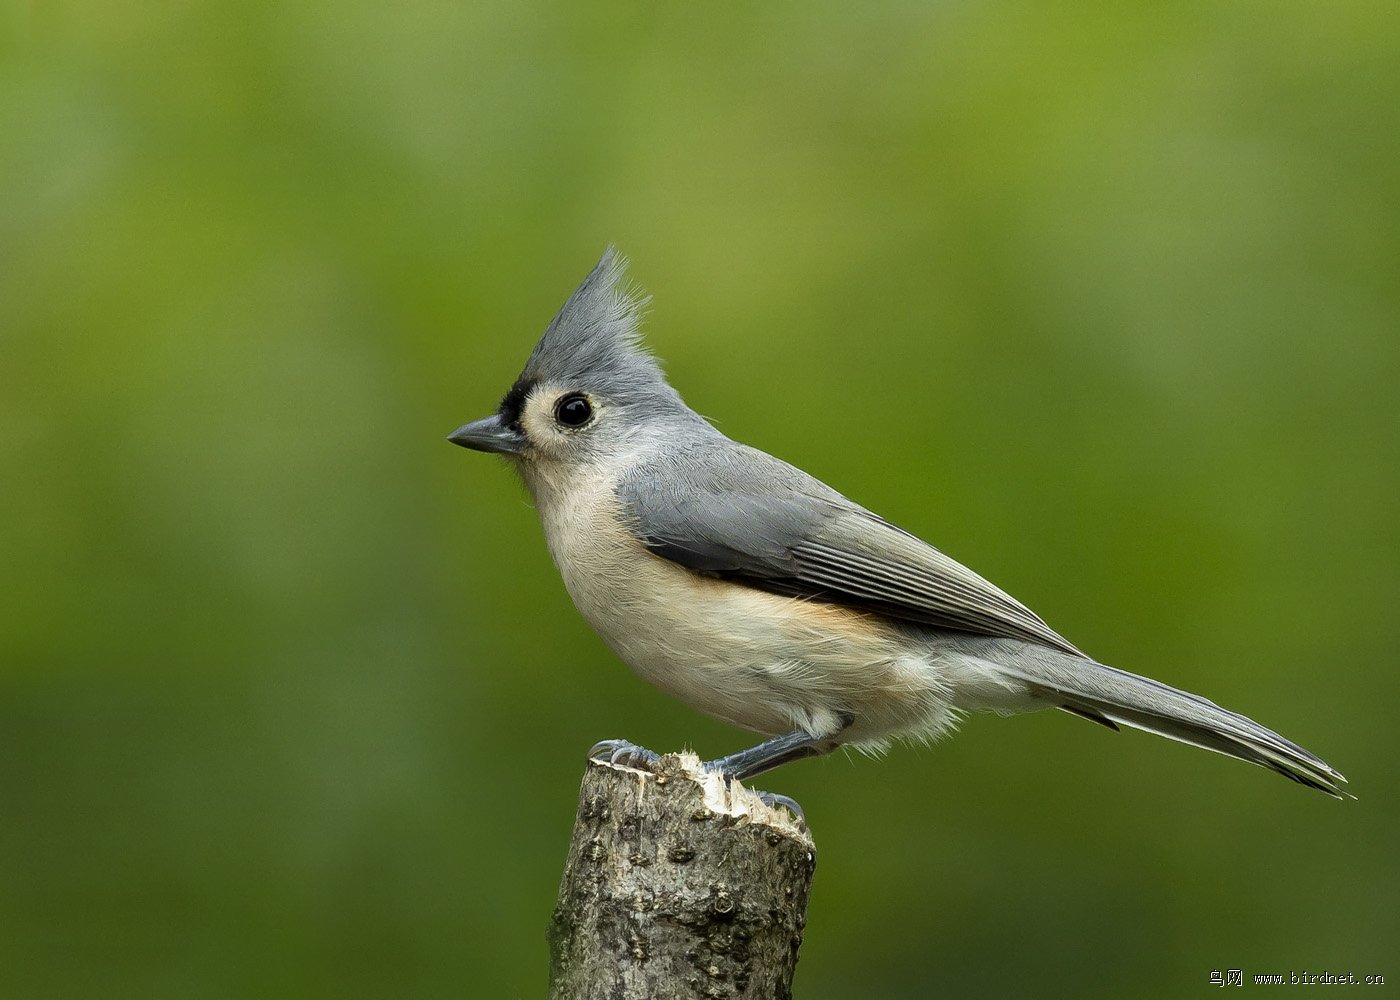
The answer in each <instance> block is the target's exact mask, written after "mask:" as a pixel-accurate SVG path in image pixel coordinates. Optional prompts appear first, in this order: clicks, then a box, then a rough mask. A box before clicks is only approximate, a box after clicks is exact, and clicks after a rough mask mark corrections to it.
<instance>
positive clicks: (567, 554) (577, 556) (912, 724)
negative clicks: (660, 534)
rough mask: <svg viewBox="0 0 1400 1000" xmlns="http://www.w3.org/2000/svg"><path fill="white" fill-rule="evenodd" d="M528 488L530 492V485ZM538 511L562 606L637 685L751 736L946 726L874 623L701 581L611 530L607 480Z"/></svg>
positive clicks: (886, 631)
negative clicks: (640, 681) (560, 583)
mask: <svg viewBox="0 0 1400 1000" xmlns="http://www.w3.org/2000/svg"><path fill="white" fill-rule="evenodd" d="M532 485H533V484H532ZM569 485H570V489H569V490H568V492H567V494H566V495H558V494H556V495H555V496H552V497H550V502H548V503H541V514H542V521H543V523H544V530H545V536H546V538H547V540H548V542H549V548H550V552H551V554H552V555H553V556H554V561H555V564H556V565H557V566H558V567H559V572H560V574H561V575H562V576H563V578H564V585H565V587H566V588H567V589H568V591H569V595H570V597H572V598H573V601H574V604H575V605H576V606H577V607H578V609H579V611H580V612H581V613H582V614H583V616H584V618H585V619H587V621H588V623H589V624H590V625H591V626H592V627H593V628H594V630H595V631H597V633H598V634H599V635H600V636H601V637H602V638H603V640H604V641H605V642H606V643H607V644H608V646H609V647H611V648H612V650H613V651H614V652H615V653H617V655H618V656H619V657H620V658H621V659H622V660H623V662H625V663H626V664H627V665H628V666H630V667H631V668H632V669H633V670H634V671H636V672H637V674H639V675H640V676H641V677H643V678H644V679H645V680H647V681H649V682H650V683H652V684H654V685H656V686H657V687H659V688H660V689H662V690H663V691H666V692H667V693H669V694H671V695H673V696H674V697H676V698H678V699H680V700H681V701H683V702H685V703H686V704H688V705H690V706H692V707H694V708H696V709H698V710H700V711H702V712H705V713H706V714H708V715H711V716H714V717H715V718H718V719H721V720H723V721H725V722H729V723H732V724H734V725H736V726H740V727H742V728H744V729H749V730H752V731H755V732H760V733H766V734H775V733H783V732H790V731H792V730H794V729H802V730H805V731H807V732H809V733H811V734H813V735H818V736H824V735H831V734H834V733H835V732H836V731H837V730H839V729H840V728H841V727H842V725H843V717H848V718H849V717H854V719H855V720H856V722H855V724H854V725H853V726H852V727H851V729H850V730H848V731H847V732H846V733H845V734H843V742H844V741H846V740H850V741H853V742H861V741H877V740H879V739H881V738H883V737H886V736H888V735H891V734H893V733H896V732H902V731H909V730H918V731H921V732H924V733H929V732H930V731H938V730H942V729H944V728H947V727H948V726H949V725H951V723H952V721H953V713H952V711H951V709H950V707H949V702H948V698H947V692H946V689H945V688H944V686H943V684H942V683H940V681H939V676H938V675H939V671H938V670H937V669H936V668H935V666H934V664H932V663H930V662H929V660H928V658H927V657H924V656H920V655H918V654H917V653H916V652H911V651H910V649H909V645H908V642H907V637H902V635H901V633H900V632H899V631H898V630H897V629H895V628H894V627H892V626H890V625H887V624H886V623H883V622H881V621H880V620H879V619H877V618H873V617H871V616H868V615H864V614H861V613H859V612H855V611H851V610H848V609H845V608H841V607H836V606H833V605H827V604H817V603H813V602H810V601H803V600H799V599H795V598H789V597H782V596H779V595H775V594H770V593H767V592H764V591H760V590H755V589H753V588H750V587H745V586H742V585H738V584H733V583H728V582H725V581H720V580H715V579H712V578H709V577H704V576H700V575H698V574H696V573H692V572H691V571H689V570H687V569H685V568H684V567H682V566H679V565H678V564H676V563H673V562H671V561H669V560H667V559H664V558H662V557H660V556H657V555H653V554H652V553H650V552H647V551H646V550H645V549H644V548H643V547H642V546H641V545H640V544H639V543H638V542H637V541H636V540H635V539H633V538H631V537H630V536H629V535H628V534H627V533H626V532H625V530H624V529H623V528H622V527H621V524H620V521H619V519H618V510H617V505H616V501H615V499H614V495H613V491H612V487H611V479H610V477H608V476H606V474H604V475H600V476H599V477H598V478H596V479H591V480H587V481H583V482H578V481H573V482H571V483H570V484H569Z"/></svg>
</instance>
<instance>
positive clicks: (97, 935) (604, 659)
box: [0, 0, 1400, 1000]
mask: <svg viewBox="0 0 1400 1000" xmlns="http://www.w3.org/2000/svg"><path fill="white" fill-rule="evenodd" d="M1397 162H1400V12H1398V11H1397V9H1396V8H1395V6H1394V5H1393V4H1381V3H1360V2H1358V3H1353V2H1339V3H1333V4H1327V5H1320V4H1306V3H1293V2H1279V0H1247V2H1241V3H1232V4H1213V3H1192V4H1175V5H1157V6H1152V7H1149V8H1147V9H1144V8H1143V7H1141V6H1140V5H1130V4H1124V5H1109V4H1091V5H1082V4H1064V3H1061V4H1046V5H1036V4H1025V3H987V2H984V3H874V4H834V3H833V4H784V3H780V4H768V5H753V6H746V7H729V8H724V9H707V10H704V11H702V10H700V9H699V8H696V7H694V6H693V5H691V6H680V5H669V4H664V5H636V6H632V5H627V4H616V3H603V4H576V5H568V6H565V5H557V6H547V5H530V4H526V5H521V4H513V3H500V2H495V3H490V2H488V3H479V4H442V3H436V4H412V3H411V4H406V5H398V6H392V5H391V6H385V5H383V4H371V3H364V2H361V0H351V2H341V3H336V4H330V3H308V4H292V3H284V4H278V3H256V2H252V3H249V2H241V3H225V4H213V5H211V4H197V3H187V2H167V3H152V4H141V5H113V4H101V3H95V2H87V3H81V2H71V3H53V4H47V3H45V4H41V3H33V4H29V5H27V6H26V5H25V4H22V3H21V4H17V5H9V6H7V7H6V8H5V13H4V14H3V22H0V181H2V182H3V183H0V352H3V353H0V475H2V476H3V480H2V481H0V511H3V521H0V810H3V812H2V813H0V996H3V997H5V998H10V997H16V998H30V997H36V998H49V997H63V998H68V997H81V998H89V997H113V998H128V997H130V998H143V1000H145V998H163V997H172V998H173V997H201V998H216V1000H217V998H225V997H227V998H234V997H270V996H276V997H312V998H318V997H326V998H345V997H366V998H369V997H375V998H378V997H460V996H473V997H476V996H480V997H536V996H540V995H542V993H543V990H544V985H545V975H546V951H545V944H544V931H545V926H546V922H547V918H548V914H549V911H550V907H551V905H552V902H553V897H554V892H555V888H556V886H557V882H558V877H559V873H560V868H561V865H562V861H563V857H564V849H565V844H566V841H567V838H568V833H569V827H570V823H571V820H572V816H573V811H574V806H575V794H576V790H577V784H578V781H579V777H580V775H581V773H582V769H583V754H584V751H585V749H586V748H587V747H588V746H589V745H590V744H591V743H592V742H593V741H594V740H596V739H599V738H602V737H610V736H623V735H625V736H627V737H629V738H632V739H634V740H638V741H640V742H644V743H646V744H648V745H650V746H653V747H658V748H673V747H678V746H680V745H682V744H690V745H693V746H694V747H695V748H696V749H698V750H699V751H700V752H702V753H704V754H706V755H716V754H720V753H724V752H727V751H731V750H734V749H737V748H739V747H740V746H742V745H744V741H745V740H746V739H747V738H748V737H747V736H746V735H745V734H741V733H738V732H736V731H733V730H730V729H728V728H726V727H724V726H721V725H719V724H717V723H713V722H710V721H709V720H706V719H704V718H701V717H699V716H698V715H696V714H694V713H693V712H691V711H690V710H688V709H686V708H685V707H683V706H680V705H677V704H673V703H671V702H670V701H668V700H666V699H665V698H663V697H662V696H660V695H659V694H657V693H654V692H653V691H651V690H650V689H649V688H646V687H645V686H644V685H643V684H641V683H640V682H639V681H637V680H635V679H634V678H633V677H631V676H630V674H628V673H627V671H626V670H625V669H624V668H623V667H622V666H620V665H619V664H618V663H617V662H616V661H615V660H614V659H613V657H612V656H611V655H610V654H609V653H608V652H607V650H606V649H605V648H604V647H603V646H602V644H601V643H600V642H599V641H598V640H597V639H596V638H595V637H594V636H593V635H592V634H591V632H589V631H588V629H587V627H586V626H585V625H584V624H583V622H582V621H581V620H580V619H579V617H578V616H577V615H576V614H575V613H574V611H573V609H572V608H571V606H570V605H569V603H568V599H567V597H566V595H565V594H564V592H563V588H562V586H561V584H560V583H559V581H558V579H557V577H556V574H555V572H554V569H553V567H552V566H551V565H550V562H549V558H548V556H547V554H546V552H545V549H544V545H543V541H542V538H541V535H540V531H539V528H538V525H537V523H536V521H535V517H534V514H533V513H532V511H531V510H530V509H529V507H528V506H527V504H526V502H525V497H524V494H523V491H522V489H521V488H520V487H519V485H518V484H517V483H516V482H515V481H514V480H513V476H512V475H511V474H510V473H509V472H508V470H507V469H506V468H504V467H503V466H502V465H501V464H500V463H497V462H494V461H491V460H488V459H487V458H485V457H483V456H479V455H470V454H467V453H465V452H462V451H460V450H458V449H454V448H452V447H450V446H449V445H448V444H447V443H446V442H445V441H444V437H445V435H446V434H447V433H448V432H449V431H450V430H452V428H454V427H455V426H457V425H458V424H459V423H461V422H463V421H465V420H467V419H469V418H474V417H477V416H481V415H483V414H485V413H486V412H487V411H489V410H490V409H492V408H493V407H494V405H495V402H496V400H497V399H498V398H499V396H500V394H501V393H502V392H503V391H504V390H505V388H506V387H507V386H508V385H509V384H510V382H511V380H512V379H513V378H514V376H515V374H516V372H517V371H518V369H519V367H520V365H521V364H522V363H523V361H524V358H525V355H526V353H527V352H528V350H529V348H530V347H531V346H532V344H533V342H534V339H535V338H536V336H537V335H538V333H539V331H540V330H541V329H542V328H543V326H544V324H545V323H546V322H547V321H548V320H549V318H550V317H551V316H552V314H553V313H554V311H555V309H556V308H557V307H558V306H559V304H560V303H561V302H562V301H563V300H564V298H565V296H566V295H567V294H568V293H569V292H570V291H571V290H572V288H573V287H574V285H575V284H576V283H577V281H578V280H579V279H580V278H582V277H583V275H584V274H585V273H586V272H587V271H588V269H589V268H590V267H591V266H592V264H593V263H594V261H595V260H596V258H597V256H598V255H599V253H600V252H601V250H602V249H603V246H604V245H605V244H606V243H607V242H609V241H613V242H616V243H617V244H618V246H619V247H620V248H621V249H622V250H623V251H624V252H626V253H628V254H629V255H631V257H632V258H633V260H634V267H633V275H634V277H635V278H636V279H637V280H638V281H639V282H640V283H641V284H643V285H644V286H645V287H646V288H647V289H649V290H650V291H651V292H652V293H653V294H654V296H655V299H654V305H653V308H652V312H651V317H650V319H649V321H648V329H649V335H650V341H651V343H652V345H653V346H654V348H655V349H656V350H657V352H658V353H659V354H660V355H661V356H662V357H663V358H664V359H665V361H666V363H667V366H668V370H669V372H670V373H671V375H672V377H673V379H674V380H675V381H676V383H677V384H678V385H679V386H680V388H681V389H682V391H683V392H684V394H685V396H686V398H687V400H688V401H689V402H690V403H691V404H692V405H693V406H695V407H696V408H697V409H699V410H700V411H702V412H704V413H707V414H712V415H714V416H715V417H716V418H717V419H718V421H719V424H720V426H721V427H722V428H723V429H724V430H725V431H726V432H728V433H730V434H731V435H733V436H735V437H738V438H740V439H742V440H744V441H747V442H749V443H752V444H755V445H758V446H760V447H763V448H765V449H767V450H769V451H772V452H774V453H776V454H778V455H780V456H782V457H784V458H787V459H789V460H791V461H793V462H795V463H797V464H799V465H801V466H803V467H805V468H807V469H809V470H810V471H812V472H814V473H816V474H817V475H819V476H821V477H822V478H824V479H826V480H827V481H829V482H831V483H832V484H834V485H835V486H837V487H838V488H840V489H842V490H843V491H845V492H847V493H848V494H850V495H852V496H853V497H855V498H857V499H858V500H860V501H861V502H862V503H864V504H866V505H867V506H870V507H872V508H874V509H875V510H877V511H880V512H881V513H883V514H885V515H886V516H888V517H890V518H892V519H894V520H896V521H898V522H899V523H901V524H904V525H906V526H907V527H909V528H910V529H912V530H914V531H916V532H918V533H919V534H922V535H924V536H925V537H927V538H929V539H931V540H933V541H935V542H936V543H937V544H939V545H940V546H941V547H943V548H944V549H945V550H947V551H948V552H950V553H951V554H953V555H954V556H956V557H958V558H960V559H962V560H963V561H965V562H967V563H969V564H970V565H972V566H973V567H975V568H977V569H978V570H979V571H981V572H983V573H984V574H985V575H987V576H989V577H990V578H991V579H993V580H995V581H997V582H998V583H999V584H1001V585H1002V586H1004V587H1005V588H1006V589H1008V590H1010V591H1011V592H1013V593H1014V594H1016V595H1017V596H1019V597H1020V598H1021V599H1022V600H1024V601H1026V602H1027V603H1028V604H1030V605H1031V606H1032V607H1034V608H1035V609H1037V610H1038V611H1039V612H1040V613H1041V614H1042V615H1043V616H1044V617H1045V618H1046V619H1047V620H1048V621H1049V622H1050V623H1051V624H1052V625H1054V626H1055V627H1056V628H1058V629H1059V630H1060V631H1061V632H1063V633H1064V634H1065V635H1066V636H1068V637H1069V638H1070V639H1071V640H1072V641H1074V642H1076V643H1077V644H1079V645H1080V646H1082V647H1083V648H1084V649H1086V650H1089V651H1091V652H1092V653H1094V654H1096V655H1097V656H1098V657H1099V658H1101V659H1103V660H1105V661H1107V662H1110V663H1114V664H1117V665H1120V666H1123V667H1126V668H1130V669H1133V670H1136V671H1140V672H1143V673H1147V674H1150V675H1153V676H1156V677H1160V678H1162V679H1165V680H1167V681H1170V682H1172V683H1175V684H1178V685H1180V686H1183V687H1186V688H1189V689H1191V690H1194V691H1199V692H1202V693H1204V694H1206V695H1208V696H1210V697H1213V698H1215V699H1217V700H1219V701H1220V702H1222V703H1223V704H1225V705H1227V706H1230V707H1234V708H1238V709H1240V710H1243V711H1245V712H1247V713H1249V714H1250V715H1253V716H1254V717H1256V718H1258V719H1259V720H1261V721H1263V722H1264V723H1266V724H1268V725H1271V726H1274V727H1277V728H1278V729H1280V730H1281V731H1282V732H1284V733H1285V734H1287V735H1288V736H1290V737H1293V738H1294V739H1296V740H1298V741H1300V742H1301V743H1303V744H1304V745H1306V746H1308V747H1310V748H1312V749H1314V750H1316V751H1317V752H1319V753H1321V754H1322V755H1324V756H1325V757H1326V758H1327V759H1329V760H1330V761H1332V762H1333V763H1335V764H1336V765H1337V766H1338V767H1340V768H1341V769H1342V770H1343V771H1345V772H1346V773H1347V774H1348V775H1349V776H1350V777H1351V779H1352V783H1353V788H1354V790H1355V791H1356V792H1357V794H1358V795H1359V796H1360V800H1359V801H1357V802H1348V803H1338V802H1333V801H1329V800H1328V799H1326V798H1324V797H1323V796H1321V795H1318V794H1315V793H1312V792H1309V791H1306V790H1304V789H1301V788H1298V787H1295V786H1292V785H1290V784H1289V783H1287V782H1285V781H1282V780H1280V779H1279V778H1277V777H1275V776H1272V775H1269V774H1267V773H1265V772H1263V771H1260V770H1258V769H1255V768H1250V767H1247V766H1245V765H1242V764H1239V763H1236V762H1232V761H1227V760H1225V759H1223V758H1220V757H1216V756H1213V755H1210V754H1205V753H1201V752H1199V751H1194V750H1188V749H1186V748H1182V747H1179V746H1176V745H1173V744H1170V743H1168V742H1165V741H1162V740H1156V739H1152V738H1149V737H1146V736H1141V735H1137V734H1122V735H1114V734H1111V733H1108V732H1106V731H1104V730H1102V729H1099V728H1097V727H1094V726H1090V725H1086V724H1083V723H1081V722H1078V721H1076V720H1074V719H1071V718H1069V717H1067V716H1064V715H1062V714H1060V713H1047V714H1043V715H1038V716H1032V717H1023V718H1018V719H1012V720H1000V719H996V718H991V717H977V718H974V719H971V720H969V721H968V722H967V723H966V725H965V726H964V729H963V732H962V733H961V734H960V735H959V736H958V737H957V738H956V739H954V740H951V741H949V742H946V743H944V744H942V745H939V746H937V747H935V748H933V749H931V750H924V749H918V750H907V749H906V750H900V751H898V752H896V753H894V754H893V755H891V756H890V757H889V758H887V759H886V760H884V761H882V762H878V763H876V762H871V761H867V760H864V759H860V758H856V757H846V756H844V755H837V756H835V757H833V758H831V759H826V760H822V761H813V762H806V763H802V764H798V765H794V766H792V767H790V768H787V769H785V770H783V771H780V772H777V773H775V774H774V775H772V776H770V777H769V778H767V779H765V781H764V782H763V784H764V785H766V786H767V787H769V788H773V789H775V790H781V791H783V792H786V793H788V794H790V795H792V796H794V797H796V798H797V799H799V800H800V801H801V802H802V803H803V804H804V805H805V807H806V809H807V814H808V817H809V819H810V821H811V824H812V826H813V828H814V831H815V834H816V837H817V840H818V844H819V847H820V855H821V856H820V865H819V868H818V873H817V884H816V889H815V895H814V897H813V900H812V908H811V914H810V927H809V931H808V935H807V941H806V944H805V946H804V952H803V961H802V964H801V966H800V968H799V971H798V980H797V987H798V991H799V994H800V996H802V997H804V998H807V1000H818V998H842V997H851V996H874V997H925V996H930V995H936V994H943V995H961V996H979V995H980V996H1005V995H1008V994H1010V993H1012V992H1013V991H1015V992H1016V993H1026V994H1031V995H1054V994H1070V993H1072V994H1075V995H1080V996H1112V997H1121V996H1142V997H1153V996H1161V997H1172V996H1181V995H1194V994H1196V993H1197V992H1198V991H1200V990H1201V989H1203V988H1206V986H1207V979H1208V975H1209V973H1210V971H1211V970H1212V969H1217V968H1219V969H1226V968H1242V969H1244V970H1245V971H1246V972H1247V973H1251V974H1252V973H1254V972H1276V971H1281V972H1287V971H1288V970H1290V969H1291V970H1304V969H1306V970H1308V971H1314V972H1315V971H1322V970H1324V969H1326V970H1330V971H1335V972H1356V973H1358V974H1366V973H1381V974H1385V975H1386V976H1387V978H1388V980H1390V981H1391V982H1392V983H1393V982H1394V981H1395V980H1396V979H1400V964H1397V963H1396V961H1395V955H1396V951H1395V942H1396V941H1397V940H1400V905H1397V902H1396V898H1397V887H1400V870H1398V868H1397V865H1398V864H1400V862H1397V852H1396V849H1395V845H1396V843H1397V838H1396V831H1395V827H1396V824H1397V820H1400V805H1397V802H1396V792H1397V788H1400V780H1397V779H1398V778H1400V774H1398V773H1397V772H1400V763H1397V752H1396V751H1397V741H1396V736H1395V723H1394V709H1395V706H1396V704H1397V700H1400V691H1398V690H1397V688H1398V687H1400V684H1398V683H1397V671H1396V669H1395V655H1396V650H1397V648H1400V628H1397V624H1396V622H1397V615H1396V605H1397V600H1398V599H1400V574H1398V573H1397V559H1396V556H1397V552H1398V551H1400V528H1397V524H1398V523H1400V519H1397V513H1398V512H1400V511H1398V508H1400V504H1398V503H1397V491H1400V463H1397V458H1398V457H1400V447H1397V446H1400V440H1397V439H1398V438H1400V402H1397V395H1400V394H1398V393H1397V372H1400V337H1398V334H1400V275H1398V274H1397V261H1400V232H1398V230H1400V170H1397Z"/></svg>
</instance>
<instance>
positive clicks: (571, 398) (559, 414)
mask: <svg viewBox="0 0 1400 1000" xmlns="http://www.w3.org/2000/svg"><path fill="white" fill-rule="evenodd" d="M592 416H593V405H592V404H591V403H589V402H588V397H587V396H585V395H583V394H581V393H577V392H571V393H569V395H567V396H565V397H563V398H562V399H560V400H559V402H557V403H555V404H554V419H555V420H557V421H559V422H560V423H561V424H563V425H564V426H565V427H582V426H583V425H584V424H586V423H588V419H589V418H590V417H592Z"/></svg>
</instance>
